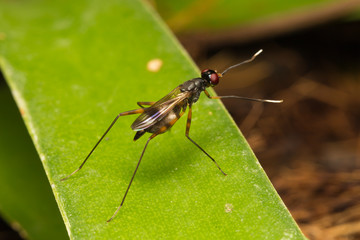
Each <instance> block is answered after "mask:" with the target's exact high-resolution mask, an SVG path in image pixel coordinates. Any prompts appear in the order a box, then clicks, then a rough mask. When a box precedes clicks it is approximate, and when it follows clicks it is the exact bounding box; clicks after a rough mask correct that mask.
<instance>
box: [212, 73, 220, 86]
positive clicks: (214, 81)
mask: <svg viewBox="0 0 360 240" xmlns="http://www.w3.org/2000/svg"><path fill="white" fill-rule="evenodd" d="M210 82H211V84H212V85H217V84H218V83H219V76H218V75H217V73H212V74H211V75H210Z"/></svg>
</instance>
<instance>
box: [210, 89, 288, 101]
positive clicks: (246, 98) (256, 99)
mask: <svg viewBox="0 0 360 240" xmlns="http://www.w3.org/2000/svg"><path fill="white" fill-rule="evenodd" d="M204 92H205V94H206V96H207V97H208V98H210V99H221V98H238V99H243V100H249V101H255V102H268V103H282V102H283V100H269V99H258V98H248V97H240V96H210V94H209V92H208V91H206V90H204Z"/></svg>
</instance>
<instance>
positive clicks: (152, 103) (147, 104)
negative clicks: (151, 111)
mask: <svg viewBox="0 0 360 240" xmlns="http://www.w3.org/2000/svg"><path fill="white" fill-rule="evenodd" d="M154 103H155V102H137V105H139V106H140V107H142V108H143V107H144V106H151V105H154Z"/></svg>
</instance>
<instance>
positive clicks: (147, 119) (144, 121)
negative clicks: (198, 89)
mask: <svg viewBox="0 0 360 240" xmlns="http://www.w3.org/2000/svg"><path fill="white" fill-rule="evenodd" d="M189 96H190V92H181V91H180V88H179V87H177V88H175V89H174V90H172V91H171V92H170V93H169V94H168V95H166V96H165V97H163V98H162V99H160V100H159V101H157V102H156V103H155V104H154V105H152V106H150V107H149V108H146V109H145V111H144V112H143V113H142V114H141V115H140V116H139V117H138V118H137V119H136V120H135V122H134V123H133V124H132V125H131V128H132V129H133V130H134V131H140V130H144V129H146V128H149V127H151V126H153V125H154V124H155V123H157V122H159V121H160V120H161V119H163V117H165V116H166V115H167V114H168V113H169V112H170V111H171V110H172V109H173V108H174V107H175V106H176V105H177V104H179V103H180V102H182V101H184V100H185V99H186V98H188V97H189Z"/></svg>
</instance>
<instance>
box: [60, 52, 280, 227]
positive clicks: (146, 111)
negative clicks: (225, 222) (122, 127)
mask: <svg viewBox="0 0 360 240" xmlns="http://www.w3.org/2000/svg"><path fill="white" fill-rule="evenodd" d="M261 52H262V50H259V51H258V52H257V53H255V54H254V55H253V56H252V58H250V59H248V60H245V61H243V62H241V63H238V64H235V65H233V66H230V67H228V68H227V69H225V70H224V71H223V72H222V73H217V72H216V71H215V70H211V69H205V70H203V71H202V72H201V77H200V78H194V79H191V80H188V81H186V82H184V83H183V84H180V85H179V86H177V87H176V88H175V89H174V90H172V91H171V92H170V93H169V94H168V95H166V96H165V97H163V98H161V99H160V100H159V101H157V102H138V103H137V104H138V105H139V106H140V107H141V108H139V109H135V110H131V111H127V112H122V113H120V114H118V115H117V116H116V117H115V119H114V120H113V122H112V123H111V124H110V126H109V127H108V128H107V130H106V131H105V133H104V134H103V135H102V137H101V138H100V139H99V140H98V141H97V143H96V144H95V146H94V147H93V148H92V149H91V151H90V153H89V154H88V155H87V156H86V158H85V160H84V161H83V162H82V163H81V165H80V167H79V168H77V169H76V170H75V171H74V172H72V173H71V174H70V175H68V176H67V177H65V178H63V179H61V181H64V180H66V179H68V178H69V177H71V176H72V175H74V174H75V173H76V172H78V171H79V170H80V169H81V168H82V167H83V166H84V164H85V163H86V161H87V160H88V159H89V157H90V155H91V154H92V153H93V152H94V150H95V149H96V147H97V146H98V145H99V143H100V142H101V141H102V140H103V138H104V137H105V136H106V134H107V133H108V132H109V131H110V129H111V128H112V127H113V126H114V124H115V123H116V121H117V120H118V118H119V117H121V116H126V115H131V114H141V115H140V116H139V117H138V118H137V119H136V120H135V121H134V122H133V124H132V125H131V128H132V130H134V131H136V134H135V137H134V141H135V140H137V139H139V138H140V137H141V136H143V135H144V134H145V133H146V132H148V133H151V136H150V137H149V138H148V140H147V142H146V144H145V146H144V149H143V151H142V153H141V155H140V159H139V161H138V163H137V165H136V168H135V171H134V173H133V175H132V177H131V180H130V182H129V184H128V187H127V189H126V191H125V194H124V196H123V198H122V201H121V203H120V205H119V207H118V208H117V209H116V211H115V213H114V214H113V215H112V217H111V218H110V219H109V220H107V222H110V221H111V220H112V219H113V218H114V217H115V216H116V215H117V213H118V212H119V210H120V208H121V207H122V206H123V204H124V201H125V198H126V196H127V194H128V192H129V189H130V187H131V184H132V182H133V180H134V177H135V174H136V172H137V170H138V168H139V165H140V163H141V160H142V158H143V156H144V153H145V150H146V148H147V146H148V144H149V142H150V140H152V139H153V138H154V137H156V136H157V135H159V134H162V133H164V132H166V131H168V130H169V129H170V128H171V127H172V126H173V125H174V124H175V123H176V121H177V120H178V119H179V118H180V117H181V116H182V115H183V114H184V113H185V111H186V109H187V108H189V110H188V117H187V123H186V132H185V136H186V137H187V138H188V139H189V140H190V141H191V142H192V143H193V144H194V145H195V146H196V147H197V148H199V149H200V150H201V151H202V152H203V153H205V154H206V156H208V157H209V158H210V159H211V160H212V161H213V162H214V163H215V165H216V167H217V168H218V169H219V170H220V171H221V173H222V174H223V175H225V176H226V173H225V172H224V171H223V170H222V169H221V168H220V166H219V164H218V163H217V162H216V161H215V159H214V158H213V157H211V156H210V155H209V154H208V153H207V152H206V151H205V150H204V149H203V148H202V147H200V146H199V145H198V144H197V143H196V142H195V141H194V140H192V139H191V138H190V135H189V133H190V126H191V116H192V105H193V104H194V103H196V102H197V101H198V99H199V97H200V94H201V92H204V93H205V95H206V96H207V97H208V98H210V99H221V98H238V99H244V100H250V101H257V102H269V103H281V102H282V100H267V99H255V98H247V97H240V96H210V94H209V93H208V92H207V91H206V88H208V87H214V86H216V85H217V84H218V83H219V79H220V78H221V77H223V76H224V75H225V73H227V71H229V70H230V69H232V68H235V67H238V66H240V65H243V64H245V63H249V62H251V61H253V60H254V59H255V57H256V56H258V55H259V54H260V53H261ZM144 106H149V107H144Z"/></svg>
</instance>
